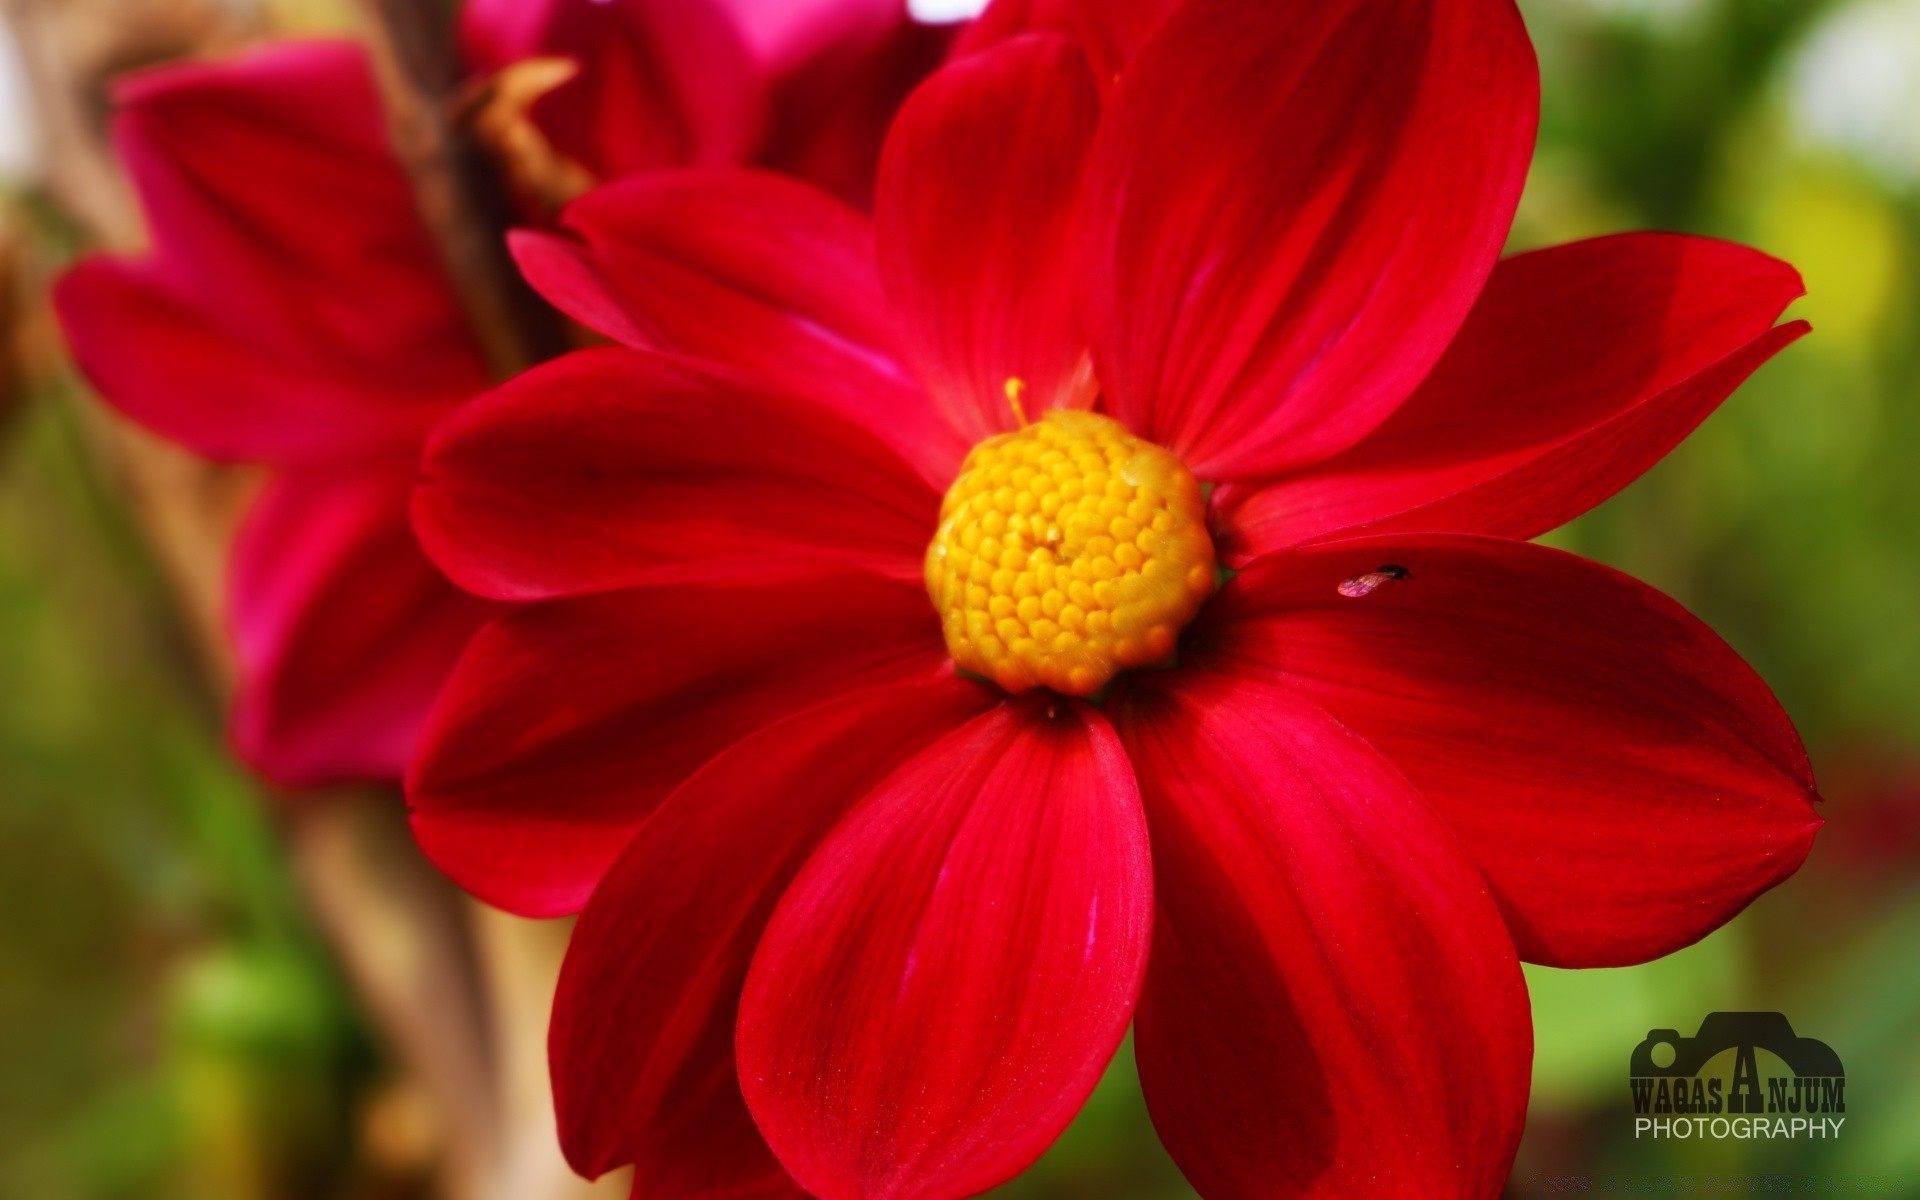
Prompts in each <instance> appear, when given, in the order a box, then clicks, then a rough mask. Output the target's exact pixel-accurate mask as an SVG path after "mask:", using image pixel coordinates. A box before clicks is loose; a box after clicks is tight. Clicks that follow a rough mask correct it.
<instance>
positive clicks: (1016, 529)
mask: <svg viewBox="0 0 1920 1200" xmlns="http://www.w3.org/2000/svg"><path fill="white" fill-rule="evenodd" d="M1214 582H1215V574H1214V553H1213V541H1212V539H1211V538H1209V537H1208V536H1207V526H1206V505H1205V502H1204V500H1203V499H1202V497H1201V493H1200V485H1199V483H1198V482H1196V481H1195V480H1194V477H1193V475H1192V473H1191V472H1189V471H1188V470H1187V468H1186V466H1185V464H1183V463H1182V462H1181V461H1180V460H1179V459H1177V458H1175V457H1174V456H1173V455H1172V454H1169V453H1168V452H1167V451H1165V450H1163V449H1161V448H1160V447H1158V446H1155V445H1152V444H1151V443H1149V442H1144V441H1141V440H1140V439H1139V438H1136V437H1134V436H1133V435H1132V434H1130V433H1128V432H1127V430H1126V428H1125V427H1124V426H1122V425H1121V424H1120V423H1119V422H1117V421H1113V420H1110V419H1109V418H1106V417H1103V416H1099V415H1097V414H1094V413H1087V412H1073V411H1062V410H1054V411H1052V412H1049V413H1047V414H1046V415H1045V416H1044V417H1043V418H1041V419H1040V420H1039V421H1036V422H1034V423H1033V424H1031V425H1028V426H1026V427H1024V428H1022V429H1020V430H1017V431H1015V432H1013V433H1003V434H1000V435H998V436H997V437H992V438H989V439H987V440H986V441H984V442H981V443H980V444H979V445H978V446H975V447H974V448H973V452H972V453H971V454H969V455H968V456H967V460H966V462H965V463H964V464H963V465H962V466H961V468H960V477H959V478H958V479H957V480H955V481H954V484H953V487H952V488H951V489H950V490H949V491H948V492H947V498H946V501H945V503H943V504H942V505H941V508H940V530H939V532H938V533H937V534H935V535H934V539H933V544H932V545H931V546H929V547H928V548H927V592H928V594H929V595H931V596H932V597H933V603H934V607H935V608H937V609H938V610H939V612H940V618H941V622H942V624H943V625H944V627H945V630H946V636H947V648H948V650H949V651H950V652H951V653H952V655H953V661H954V663H955V664H956V665H958V666H959V667H961V668H962V669H963V670H967V671H971V672H973V673H975V674H977V675H984V676H986V677H987V678H989V679H992V680H993V681H994V682H996V683H998V684H999V685H1000V686H1001V687H1003V688H1006V689H1007V690H1008V691H1010V692H1024V691H1030V690H1032V689H1034V688H1038V687H1047V688H1052V689H1053V690H1054V691H1056V692H1061V693H1064V694H1067V695H1072V696H1086V695H1091V694H1092V693H1094V692H1097V691H1099V690H1100V688H1102V687H1104V686H1105V685H1106V683H1107V682H1108V681H1109V680H1111V679H1112V678H1113V677H1114V675H1115V674H1117V673H1118V672H1120V671H1122V670H1125V669H1127V668H1129V667H1144V666H1151V665H1153V664H1156V663H1160V662H1164V661H1166V660H1167V659H1168V658H1169V657H1170V656H1171V655H1172V654H1173V649H1174V644H1175V642H1176V640H1177V639H1178V638H1179V635H1180V630H1181V629H1182V628H1183V627H1185V625H1186V624H1187V622H1188V621H1191V620H1192V619H1193V615H1194V614H1195V613H1196V612H1198V611H1199V610H1200V605H1201V604H1202V603H1203V602H1204V601H1205V600H1206V598H1207V597H1208V596H1209V595H1211V594H1212V593H1213V588H1214Z"/></svg>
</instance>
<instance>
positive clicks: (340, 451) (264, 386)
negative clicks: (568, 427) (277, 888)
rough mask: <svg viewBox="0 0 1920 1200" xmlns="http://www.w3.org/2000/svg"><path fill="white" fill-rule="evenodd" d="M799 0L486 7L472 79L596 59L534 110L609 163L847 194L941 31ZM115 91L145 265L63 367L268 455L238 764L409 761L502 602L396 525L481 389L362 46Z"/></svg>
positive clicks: (73, 286)
mask: <svg viewBox="0 0 1920 1200" xmlns="http://www.w3.org/2000/svg"><path fill="white" fill-rule="evenodd" d="M802 8H803V10H804V11H799V12H797V13H795V14H789V15H787V16H784V17H781V18H780V19H779V20H777V21H776V20H774V19H773V18H774V17H775V16H779V14H757V13H755V12H753V11H751V7H749V9H747V10H743V11H742V12H739V13H735V12H733V11H732V10H731V7H730V6H729V4H728V3H726V0H709V2H708V3H690V2H688V0H673V2H672V3H656V2H652V0H618V2H614V3H603V2H599V0H545V2H544V3H527V2H525V0H512V3H508V4H503V3H493V2H486V0H482V2H481V3H476V4H474V5H472V6H471V7H470V10H469V11H468V12H467V14H466V19H465V32H466V34H467V37H468V40H469V41H470V42H471V43H472V44H473V45H474V47H475V48H476V51H477V52H479V57H478V58H477V59H476V62H477V63H478V65H479V66H480V67H482V68H484V69H492V68H497V67H499V66H501V65H504V63H505V61H506V59H507V57H510V56H521V55H533V54H561V55H573V56H576V57H577V58H578V59H579V60H580V63H581V74H580V76H579V78H578V79H577V80H576V81H575V82H573V83H571V84H568V85H566V86H565V87H563V88H561V89H559V90H558V91H556V92H555V93H553V94H552V95H551V96H549V97H548V98H547V99H546V101H543V103H542V106H541V107H540V108H539V109H537V111H536V115H537V116H540V117H541V118H542V119H544V120H546V122H547V131H548V133H549V134H550V136H552V137H553V138H554V139H555V141H556V142H557V143H558V144H559V145H560V146H562V147H563V148H565V149H567V150H568V151H569V152H575V153H578V154H580V155H582V156H584V161H585V163H586V164H587V165H589V166H590V167H591V169H592V170H594V171H596V172H600V173H603V174H608V175H617V174H623V173H628V172H632V171H641V170H649V169H653V168H655V167H660V166H668V165H675V164H679V163H687V162H699V163H731V162H743V161H759V162H764V163H768V164H771V165H775V166H782V167H787V166H790V167H792V168H793V169H796V170H809V171H811V172H812V173H813V177H815V178H817V179H819V180H820V181H821V182H822V183H825V184H827V185H830V186H833V187H835V188H837V189H839V190H842V191H846V192H850V193H855V194H857V193H858V192H859V191H860V190H861V189H863V188H867V187H869V184H867V183H865V182H863V181H862V179H863V172H864V173H865V175H866V176H870V174H871V159H872V157H873V154H874V153H875V148H876V147H877V145H878V141H879V134H880V129H881V127H882V126H883V124H884V122H885V120H886V117H887V116H888V114H890V112H891V111H892V108H893V107H894V105H895V104H896V103H897V101H898V99H899V97H900V95H902V94H904V92H905V90H906V88H907V86H908V85H909V82H910V73H911V71H912V70H914V69H915V68H916V67H917V65H918V64H920V63H921V62H922V60H924V59H925V57H926V54H927V47H926V45H925V41H926V39H927V38H928V37H931V36H933V35H931V34H929V33H927V32H926V31H917V32H916V31H915V30H916V29H917V27H911V26H909V25H908V23H907V22H906V20H905V9H904V7H903V4H902V2H901V0H831V2H828V0H820V2H818V3H814V4H812V5H810V6H802ZM769 35H770V40H769ZM756 38H757V39H759V41H760V42H762V43H765V44H764V45H762V44H756V43H755V42H754V40H753V39H756ZM118 96H119V99H120V101H121V105H122V108H121V111H120V113H119V115H118V118H117V123H116V126H115V134H116V141H117V144H118V146H119V149H120V151H121V153H122V154H123V155H124V157H125V159H126V162H127V165H128V167H129V169H130V171H131V173H132V175H133V178H134V182H135V183H136V185H137V186H138V189H139V192H140V196H141V199H142V200H143V202H144V204H145V208H146V210H147V215H148V218H149V220H150V223H151V227H152V235H153V243H154V254H153V256H152V257H151V258H148V259H144V260H133V261H129V260H115V259H97V260H94V261H91V262H88V263H85V264H83V265H81V266H80V267H79V268H77V269H76V270H75V271H73V272H72V273H71V274H70V275H68V276H67V277H66V278H65V279H64V280H63V281H62V282H61V284H60V286H59V288H58V291H57V293H56V297H55V299H56V302H57V304H58V307H59V311H60V315H61V318H62V321H63V323H64V324H65V326H66V329H67V333H68V336H69V338H70V339H71V341H72V344H73V348H74V352H75V355H76V356H77V358H78V359H79V361H80V364H81V366H82V368H83V369H84V370H85V371H86V373H87V375H88V376H89V377H90V378H91V379H92V380H93V382H94V383H95V385H96V386H97V387H98V388H99V390H100V391H101V393H102V394H103V395H105V396H106V398H107V399H108V400H109V401H110V402H111V403H113V404H114V405H115V406H116V407H117V408H119V409H120V410H121V411H122V412H123V413H125V414H126V415H128V416H129V417H131V418H133V419H134V420H136V421H138V422H140V423H141V424H143V425H146V426H147V427H149V428H151V429H153V430H155V431H157V432H159V433H161V434H162V435H164V436H166V437H168V438H171V439H174V440H176V441H179V442H181V443H183V444H185V445H186V446H188V447H190V448H191V449H193V450H195V451H196V452H198V453H200V454H203V455H205V456H207V457H209V458H214V459H219V460H229V461H240V462H250V463H263V464H266V465H268V466H270V467H271V468H272V471H273V475H272V479H271V482H270V483H269V484H268V485H267V488H266V491H265V493H264V494H263V496H262V497H261V499H260V500H259V502H258V503H257V504H256V505H255V506H254V508H253V511H252V513H251V515H250V517H249V519H248V521H247V524H246V527H245V529H244V531H243V532H242V534H241V535H240V539H239V542H238V544H237V545H236V547H235V550H234V558H233V564H232V570H231V575H230V578H229V610H230V621H231V626H232V631H233V637H234V642H235V648H236V651H237V658H238V661H239V671H240V681H239V690H238V695H237V697H236V701H235V707H234V715H233V737H234V740H235V743H236V745H237V748H238V749H239V751H240V753H241V754H242V756H243V757H244V758H245V759H246V760H247V761H248V762H249V763H251V764H252V765H254V766H255V767H256V768H258V769H259V770H260V771H262V772H263V773H264V774H266V775H267V776H269V777H271V778H273V779H275V780H277V781H279V782H282V783H286V784H294V785H307V784H319V783H327V782H338V781H344V780H382V779H389V780H390V779H397V778H398V777H399V775H400V773H401V771H402V770H403V769H404V767H405V764H406V761H407V759H408V757H409V755H410V754H411V752H412V749H413V746H414V744H415V742H416V741H417V739H418V735H419V730H420V727H421V724H422V723H423V721H424V719H425V717H426V712H427V708H428V706H429V705H430V704H431V702H432V700H433V697H434V695H435V694H436V693H437V691H438V690H439V688H440V685H441V684H442V683H443V682H444V680H445V678H446V674H447V672H448V670H449V669H450V668H451V667H452V665H453V662H454V659H455V658H456V656H457V655H458V654H459V651H460V649H461V647H462V646H464V645H465V643H466V641H467V639H468V638H469V637H470V636H471V634H472V632H473V631H474V629H476V628H477V627H478V626H479V624H480V623H481V622H482V621H483V620H484V619H485V618H486V617H487V616H488V615H489V614H490V613H491V612H492V611H493V609H492V606H489V605H484V604H482V603H479V602H477V601H475V600H474V599H472V598H471V597H468V596H465V595H463V594H462V593H460V592H459V591H457V590H456V589H454V588H452V587H450V586H448V584H447V583H446V582H445V580H444V579H442V578H441V576H440V574H439V573H438V572H437V571H436V570H434V569H433V567H432V566H431V565H430V564H429V563H428V562H427V561H426V559H425V558H424V557H423V556H422V555H421V553H420V551H419V549H418V546H417V545H416V543H415V541H414V538H413V534H412V532H411V530H410V529H409V528H408V524H407V517H406V496H407V492H408V490H409V488H410V487H411V486H412V481H413V473H414V467H415V463H416V460H417V458H418V454H419V449H420V446H421V443H422V441H423V440H424V438H425V436H426V433H427V431H428V430H429V429H430V428H431V427H432V425H433V423H434V422H435V421H436V420H437V419H439V418H440V417H441V416H442V415H443V414H445V413H446V412H447V411H448V410H449V409H450V408H452V407H454V406H455V405H458V404H459V403H461V402H462V401H464V400H465V399H467V398H468V397H470V396H472V395H474V394H475V393H476V392H478V391H480V390H481V389H482V388H484V387H486V386H487V384H488V383H489V379H488V375H487V370H486V366H485V364H484V362H483V360H482V358H481V356H480V353H479V350H478V349H477V347H476V346H475V344H474V342H473V340H472V338H471V336H470V334H469V332H468V328H467V324H466V321H465V318H464V316H463V314H462V310H461V307H460V305H459V303H458V300H457V298H456V297H455V295H454V293H453V291H452V289H451V288H450V287H449V285H448V283H447V280H446V277H445V275H444V274H443V272H442V269H441V266H440V260H439V258H438V257H437V252H436V251H435V249H434V246H433V243H432V242H431V240H430V238H429V235H428V233H427V231H426V229H425V228H424V227H423V226H422V224H421V222H420V220H419V218H418V216H417V215H416V204H415V200H414V196H413V193H412V191H411V188H410V185H409V183H408V181H407V180H406V178H405V177H404V175H403V174H402V172H401V170H400V168H399V166H398V164H397V162H396V160H395V159H394V157H393V155H392V153H391V151H390V148H389V143H388V137H387V125H386V119H385V117H384V115H383V113H382V111H381V105H380V100H379V97H378V94H377V92H376V90H375V87H374V83H373V80H372V78H371V75H370V72H369V70H368V67H367V65H366V63H365V61H364V57H363V55H362V53H361V52H360V51H359V50H358V49H357V48H355V47H353V46H351V45H347V44H339V43H319V42H308V43H289V44H285V45H282V46H279V47H275V48H271V49H267V50H263V51H260V52H257V53H254V54H250V55H247V56H245V57H243V58H240V59H237V60H234V61H231V62H227V63H220V64H196V65H190V66H179V67H171V68H165V69H161V70H156V71H151V72H147V73H144V74H142V75H140V76H137V77H135V78H134V79H132V80H130V81H128V82H126V83H125V84H123V85H122V87H121V88H120V90H119V93H118ZM789 100H791V102H792V103H793V104H794V105H797V106H800V107H803V108H806V109H807V111H808V112H809V113H810V114H812V116H813V117H816V118H818V120H819V122H820V132H819V135H818V138H817V140H816V141H815V142H812V143H808V144H807V145H801V144H800V142H799V141H797V140H796V139H795V138H794V137H793V136H792V135H791V134H790V133H788V132H786V131H784V129H783V128H782V127H780V126H779V123H778V122H777V121H775V120H774V118H773V116H772V115H771V114H772V111H773V106H775V105H776V104H782V103H787V102H788V101H789ZM549 109H551V112H549V111H548V110H549ZM643 130H650V131H657V132H658V133H659V137H660V138H661V139H664V140H657V141H651V142H650V141H648V140H647V139H646V137H643V136H641V134H640V131H643Z"/></svg>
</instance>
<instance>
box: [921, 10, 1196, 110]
mask: <svg viewBox="0 0 1920 1200" xmlns="http://www.w3.org/2000/svg"><path fill="white" fill-rule="evenodd" d="M1178 7H1180V0H995V2H994V3H993V4H989V5H988V6H987V8H986V11H985V12H982V13H981V14H980V17H979V19H978V20H976V21H974V22H973V24H972V25H970V26H969V27H968V28H967V31H966V32H965V33H964V34H962V35H961V37H960V44H959V46H958V47H957V48H956V50H957V53H959V54H977V53H979V52H981V51H983V50H986V49H989V48H991V47H993V46H997V45H999V44H1000V43H1001V42H1003V41H1006V40H1007V39H1009V38H1015V37H1019V36H1020V35H1021V34H1023V33H1037V32H1046V33H1064V34H1067V35H1068V36H1070V37H1073V38H1076V39H1078V40H1079V42H1080V49H1081V50H1082V51H1083V52H1085V54H1086V56H1087V62H1088V64H1089V65H1090V66H1092V68H1093V73H1094V77H1095V78H1096V79H1098V80H1099V81H1100V87H1101V90H1102V91H1105V90H1107V88H1108V87H1109V86H1110V85H1111V84H1112V82H1113V80H1115V79H1116V78H1118V77H1119V75H1120V72H1121V71H1123V70H1125V69H1126V66H1127V64H1128V63H1130V62H1132V61H1133V56H1134V55H1135V54H1137V53H1138V52H1139V50H1140V47H1142V46H1144V45H1146V43H1147V38H1148V37H1150V36H1151V35H1152V34H1153V32H1154V31H1155V30H1156V29H1158V28H1159V27H1160V23H1161V22H1162V21H1164V20H1166V18H1167V16H1168V14H1170V13H1172V12H1173V10H1174V9H1176V8H1178Z"/></svg>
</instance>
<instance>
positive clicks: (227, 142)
mask: <svg viewBox="0 0 1920 1200" xmlns="http://www.w3.org/2000/svg"><path fill="white" fill-rule="evenodd" d="M119 96H120V99H121V101H122V104H123V108H122V111H121V112H120V114H119V116H118V118H117V120H116V124H115V140H116V144H117V146H118V148H119V150H120V152H121V155H122V156H123V157H124V159H125V161H126V163H127V166H128V168H129V170H130V171H131V172H132V174H133V178H134V182H135V183H136V184H137V186H138V188H139V192H140V197H141V200H142V202H143V205H144V207H145V210H146V214H147V217H148V223H149V225H150V227H151V229H152V234H153V241H154V247H155V250H154V257H153V258H152V259H150V260H148V261H145V262H141V263H133V264H110V263H102V262H96V263H93V264H91V265H89V266H86V267H84V268H82V269H81V271H79V272H78V273H76V274H74V275H72V276H69V278H68V279H67V280H66V281H64V283H63V284H62V286H61V288H60V291H59V295H58V297H57V298H58V301H59V305H60V310H61V315H62V317H63V319H64V321H65V323H66V324H67V326H68V330H69V332H70V334H71V336H72V339H73V341H74V346H75V350H76V352H77V354H78V355H79V357H80V360H81V362H82V364H83V366H84V367H85V368H86V370H87V372H88V374H89V375H90V376H91V377H92V378H93V379H94V380H95V382H96V383H97V384H98V385H99V386H100V388H101V390H102V391H103V392H104V393H105V394H106V395H107V397H108V399H109V400H111V401H112V402H114V403H115V404H116V405H118V406H119V407H121V408H123V409H124V410H125V411H127V412H128V413H129V414H130V415H131V416H133V417H134V418H135V419H136V420H140V421H142V422H143V423H147V424H150V425H152V426H153V427H154V428H156V429H157V430H159V431H160V432H162V433H165V434H167V435H168V436H171V437H177V438H179V439H180V440H182V441H185V442H187V443H189V444H190V445H192V446H194V447H196V448H199V449H203V450H206V451H208V452H211V453H213V454H215V455H217V456H220V457H246V458H276V459H277V458H289V457H300V456H306V455H311V454H316V453H323V452H327V451H331V450H336V449H339V448H341V447H356V448H364V447H366V446H368V445H369V444H383V445H391V444H392V443H394V442H396V441H406V440H408V439H417V438H418V437H419V436H420V433H421V431H422V430H423V429H424V428H425V427H426V426H427V424H428V423H429V422H430V421H431V419H432V418H433V417H434V416H435V415H437V414H438V412H439V411H440V410H441V409H442V408H444V407H445V405H447V404H449V403H451V402H453V401H455V400H457V399H460V398H462V397H464V396H465V395H467V394H469V393H471V392H472V391H475V390H478V389H479V388H480V387H482V386H484V385H485V381H486V375H485V370H484V367H483V365H482V363H481V360H480V358H479V355H478V353H477V351H476V349H475V348H474V345H473V342H472V339H471V336H470V334H469V333H468V330H467V325H466V321H465V318H464V317H463V315H462V313H461V309H460V307H459V305H458V303H457V302H456V300H455V298H454V296H453V294H452V292H451V290H450V289H449V288H448V286H447V284H446V282H445V277H444V275H443V273H442V271H441V266H440V260H439V258H438V255H437V253H436V251H435V250H434V248H433V245H432V243H431V241H430V240H429V239H428V237H427V235H426V232H425V229H424V228H423V227H422V225H421V223H420V220H419V217H418V215H417V209H416V206H415V203H414V196H413V191H412V188H411V185H410V184H409V183H408V182H407V180H406V178H405V176H404V175H403V174H402V172H401V170H400V168H399V166H398V164H397V163H396V162H395V160H394V158H393V155H392V152H391V150H390V149H389V143H388V134H387V126H386V120H385V117H384V116H383V115H382V111H381V107H380V102H379V97H378V94H377V92H376V90H375V88H374V85H373V82H372V78H371V75H370V74H369V72H368V69H367V66H366V62H365V60H364V56H363V55H362V54H361V52H360V51H359V50H358V49H356V48H355V47H352V46H349V45H345V44H335V43H327V42H316V43H298V44H293V45H288V46H283V47H278V48H275V49H271V50H264V51H260V52H257V53H254V54H250V55H247V56H245V57H242V58H239V59H235V60H233V61H231V62H226V63H218V64H196V65H191V66H181V67H169V68H165V69H161V70H155V71H150V72H147V73H144V74H142V75H139V76H137V77H135V78H134V79H133V80H132V81H130V82H128V83H126V84H124V85H123V86H122V87H121V89H120V92H119Z"/></svg>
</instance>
